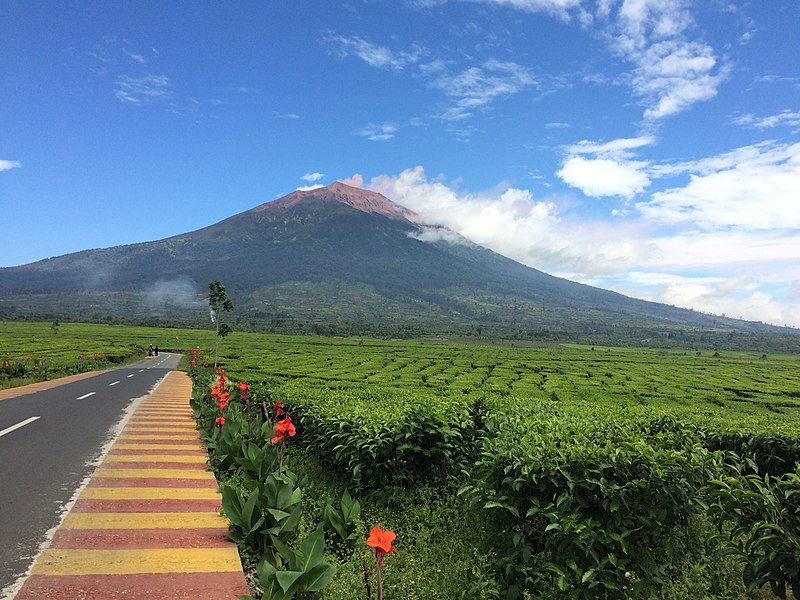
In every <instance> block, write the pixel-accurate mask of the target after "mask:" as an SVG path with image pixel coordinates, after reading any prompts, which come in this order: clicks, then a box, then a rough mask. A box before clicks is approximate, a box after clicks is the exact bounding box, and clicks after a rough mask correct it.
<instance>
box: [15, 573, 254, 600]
mask: <svg viewBox="0 0 800 600" xmlns="http://www.w3.org/2000/svg"><path fill="white" fill-rule="evenodd" d="M247 593H248V590H247V585H246V584H245V581H244V575H243V574H242V573H157V574H145V575H61V576H58V575H31V576H30V577H29V578H28V580H27V581H26V582H25V585H23V586H22V589H21V590H20V591H19V593H18V594H17V596H16V598H17V600H42V599H43V598H47V600H76V599H80V600H123V599H124V600H154V599H155V598H159V599H160V600H189V599H190V598H191V599H193V600H221V599H222V598H225V599H229V598H237V597H238V596H240V595H244V594H247Z"/></svg>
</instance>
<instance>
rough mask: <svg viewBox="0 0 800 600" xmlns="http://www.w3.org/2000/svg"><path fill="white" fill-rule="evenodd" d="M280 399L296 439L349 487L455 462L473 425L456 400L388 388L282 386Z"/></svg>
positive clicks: (406, 477) (444, 468) (414, 475)
mask: <svg viewBox="0 0 800 600" xmlns="http://www.w3.org/2000/svg"><path fill="white" fill-rule="evenodd" d="M273 396H274V397H276V398H280V399H281V400H282V401H283V402H284V403H285V404H286V405H287V406H288V407H291V411H292V413H293V414H294V415H296V417H297V421H298V423H299V424H300V430H301V431H302V434H301V435H302V441H303V442H304V443H306V444H308V446H309V447H310V448H311V449H312V450H313V451H314V452H315V453H317V454H318V455H319V456H320V457H321V458H323V459H324V460H325V461H327V462H329V463H332V464H333V465H335V466H336V467H338V468H340V469H342V470H343V471H345V472H346V473H347V474H348V476H349V477H350V478H351V479H352V481H353V482H354V484H355V485H356V486H366V487H382V486H386V485H390V484H407V483H410V482H412V481H414V480H417V479H419V478H420V477H425V476H429V475H431V474H439V475H441V474H445V473H447V472H448V471H451V470H452V469H453V467H454V466H455V465H457V464H458V462H459V460H460V457H462V456H463V453H464V451H465V442H466V440H467V439H469V438H470V437H471V434H472V430H473V421H472V417H471V415H470V410H469V406H468V404H467V403H466V402H465V401H464V400H463V399H452V398H448V397H439V396H436V395H435V394H433V393H428V394H425V393H419V392H417V393H414V392H411V391H408V390H398V389H393V388H376V387H370V388H366V387H365V388H355V387H352V388H348V389H325V388H322V387H319V386H316V387H312V386H309V385H307V384H306V385H304V384H302V383H296V382H290V383H287V384H284V385H282V386H279V387H278V388H276V389H275V390H274V391H273Z"/></svg>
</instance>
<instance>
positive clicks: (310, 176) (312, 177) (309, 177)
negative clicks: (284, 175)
mask: <svg viewBox="0 0 800 600" xmlns="http://www.w3.org/2000/svg"><path fill="white" fill-rule="evenodd" d="M323 177H325V173H319V172H317V171H314V172H313V173H306V174H305V175H303V176H302V177H301V178H300V179H302V180H303V181H319V180H320V179H322V178H323Z"/></svg>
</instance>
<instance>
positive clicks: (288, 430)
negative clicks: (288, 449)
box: [269, 417, 297, 444]
mask: <svg viewBox="0 0 800 600" xmlns="http://www.w3.org/2000/svg"><path fill="white" fill-rule="evenodd" d="M295 433H297V431H296V430H295V428H294V423H292V418H291V417H286V418H285V419H283V421H278V422H277V423H275V435H273V436H272V437H271V438H269V441H270V443H271V444H275V443H277V442H284V441H286V436H287V435H288V436H289V437H294V434H295Z"/></svg>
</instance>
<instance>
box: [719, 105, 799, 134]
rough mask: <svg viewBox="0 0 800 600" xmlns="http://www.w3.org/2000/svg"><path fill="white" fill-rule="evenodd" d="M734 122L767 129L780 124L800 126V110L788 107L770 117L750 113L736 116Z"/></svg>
mask: <svg viewBox="0 0 800 600" xmlns="http://www.w3.org/2000/svg"><path fill="white" fill-rule="evenodd" d="M733 122H734V123H736V124H737V125H745V126H750V127H757V128H758V129H767V128H770V127H777V126H779V125H788V126H789V127H800V112H797V111H794V110H789V109H786V110H782V111H781V112H779V113H778V114H775V115H770V116H768V117H756V116H755V115H754V114H752V113H748V114H744V115H741V116H740V117H737V118H735V119H734V120H733Z"/></svg>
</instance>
